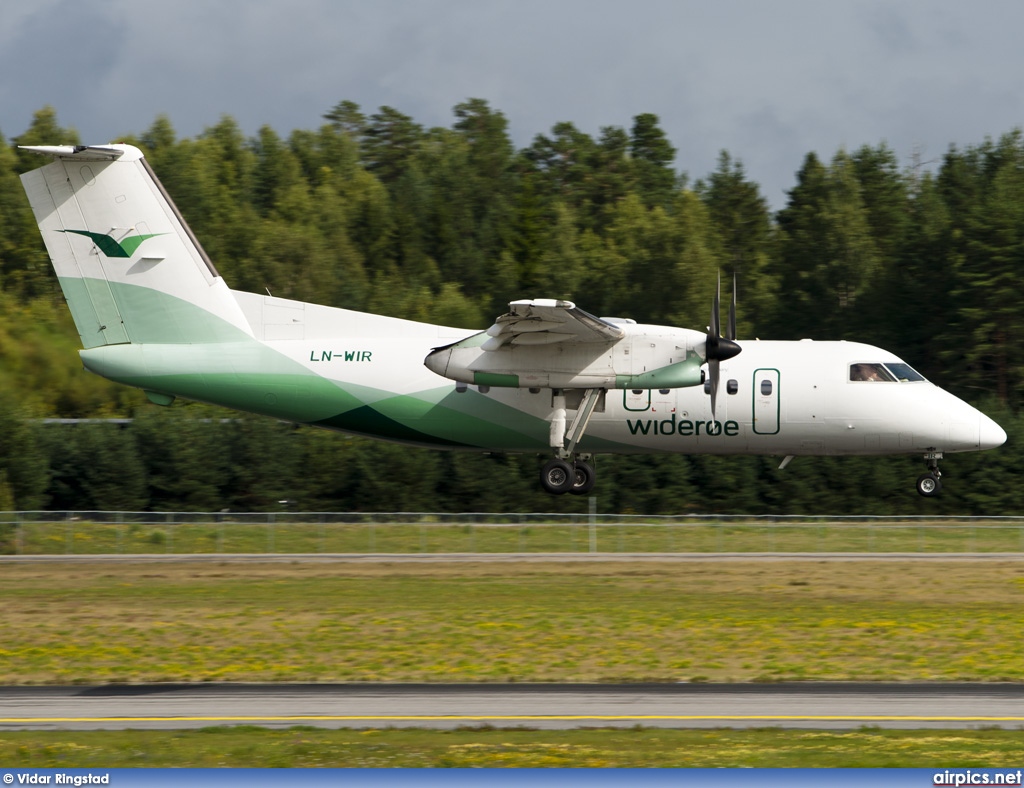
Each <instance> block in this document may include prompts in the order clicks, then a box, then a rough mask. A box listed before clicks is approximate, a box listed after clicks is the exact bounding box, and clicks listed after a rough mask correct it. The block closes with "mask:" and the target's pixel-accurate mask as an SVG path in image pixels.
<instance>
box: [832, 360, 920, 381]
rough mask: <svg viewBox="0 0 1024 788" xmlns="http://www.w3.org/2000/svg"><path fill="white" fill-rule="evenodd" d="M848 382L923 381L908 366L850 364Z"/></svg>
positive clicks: (894, 364)
mask: <svg viewBox="0 0 1024 788" xmlns="http://www.w3.org/2000/svg"><path fill="white" fill-rule="evenodd" d="M850 380H854V381H881V382H884V383H895V382H897V381H899V382H900V383H917V382H918V381H922V380H924V377H923V376H922V375H921V373H919V372H917V371H916V370H915V369H914V368H913V367H911V366H910V365H909V364H903V363H902V362H901V363H891V362H888V363H885V364H876V363H870V364H869V363H856V364H850Z"/></svg>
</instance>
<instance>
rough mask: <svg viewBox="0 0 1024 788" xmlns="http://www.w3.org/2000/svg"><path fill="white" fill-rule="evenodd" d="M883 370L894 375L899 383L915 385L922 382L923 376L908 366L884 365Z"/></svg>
mask: <svg viewBox="0 0 1024 788" xmlns="http://www.w3.org/2000/svg"><path fill="white" fill-rule="evenodd" d="M885 368H886V369H888V370H889V371H890V372H891V373H892V374H893V375H895V376H896V380H898V381H899V382H900V383H917V382H919V381H922V380H924V375H922V374H921V373H920V372H918V371H917V370H916V369H914V368H913V367H912V366H910V364H886V365H885Z"/></svg>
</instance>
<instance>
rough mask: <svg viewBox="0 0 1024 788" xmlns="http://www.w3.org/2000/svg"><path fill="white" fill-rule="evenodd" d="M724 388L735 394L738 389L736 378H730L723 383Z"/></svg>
mask: <svg viewBox="0 0 1024 788" xmlns="http://www.w3.org/2000/svg"><path fill="white" fill-rule="evenodd" d="M725 390H726V391H727V392H728V393H729V394H735V393H736V392H737V391H739V390H740V384H739V381H737V380H730V381H729V382H728V383H726V384H725Z"/></svg>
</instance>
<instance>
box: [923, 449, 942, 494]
mask: <svg viewBox="0 0 1024 788" xmlns="http://www.w3.org/2000/svg"><path fill="white" fill-rule="evenodd" d="M924 459H925V461H926V462H927V463H928V473H923V474H921V475H920V476H918V477H917V492H918V493H919V494H921V495H923V496H925V497H926V498H933V497H934V496H936V495H938V494H939V493H940V492H942V472H941V471H940V470H939V460H941V459H942V452H941V451H930V452H928V453H927V454H925V455H924Z"/></svg>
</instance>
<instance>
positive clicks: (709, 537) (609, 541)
mask: <svg viewBox="0 0 1024 788" xmlns="http://www.w3.org/2000/svg"><path fill="white" fill-rule="evenodd" d="M154 553H156V554H182V555H187V554H195V553H201V554H211V553H212V554H218V553H224V554H241V553H246V554H249V553H283V554H317V553H320V554H326V553H345V554H374V553H396V554H412V553H440V554H445V553H471V554H472V553H478V554H486V553H1024V517H997V518H996V517H994V518H977V517H969V518H968V517H963V518H957V517H942V518H937V517H910V516H908V517H868V516H859V517H809V516H797V515H787V516H782V515H766V516H762V517H754V516H750V515H702V514H689V515H677V516H648V515H608V514H602V515H599V514H596V513H590V514H586V513H583V514H553V513H530V514H508V513H495V512H464V513H460V514H450V513H438V512H270V513H236V512H213V513H211V512H0V554H3V555H106V554H112V555H135V554H154Z"/></svg>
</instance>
